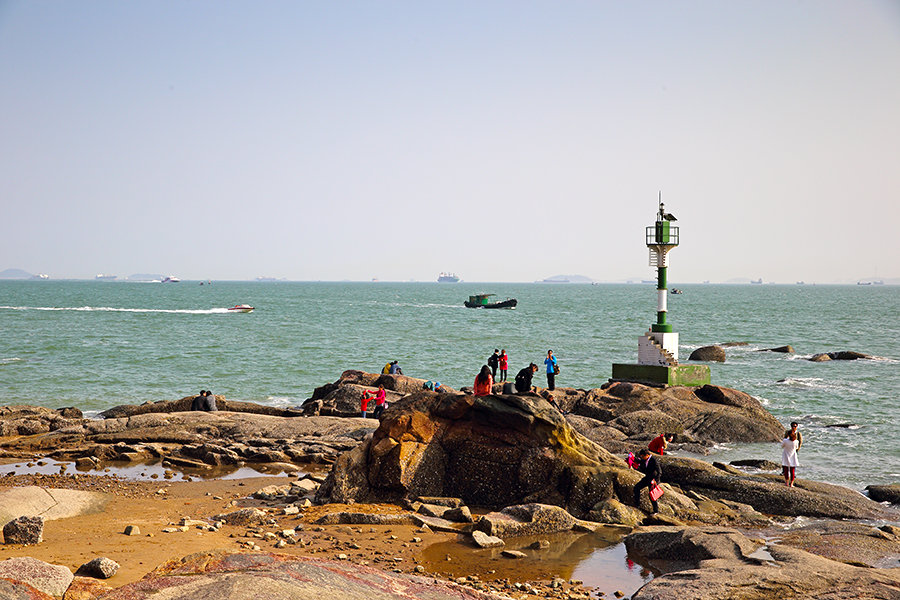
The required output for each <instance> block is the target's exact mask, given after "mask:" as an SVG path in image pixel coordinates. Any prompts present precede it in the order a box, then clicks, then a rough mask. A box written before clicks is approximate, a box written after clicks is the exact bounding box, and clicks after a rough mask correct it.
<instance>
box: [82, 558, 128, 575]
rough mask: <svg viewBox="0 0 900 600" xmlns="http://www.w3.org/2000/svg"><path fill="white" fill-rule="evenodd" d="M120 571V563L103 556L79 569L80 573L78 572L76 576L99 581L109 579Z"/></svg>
mask: <svg viewBox="0 0 900 600" xmlns="http://www.w3.org/2000/svg"><path fill="white" fill-rule="evenodd" d="M118 571H119V563H117V562H116V561H114V560H112V559H111V558H106V557H105V556H101V557H98V558H95V559H94V560H91V561H89V562H86V563H84V564H83V565H81V566H80V567H78V571H76V573H75V574H76V575H83V576H85V577H95V578H97V579H109V578H110V577H112V576H113V575H115V574H116V573H117V572H118Z"/></svg>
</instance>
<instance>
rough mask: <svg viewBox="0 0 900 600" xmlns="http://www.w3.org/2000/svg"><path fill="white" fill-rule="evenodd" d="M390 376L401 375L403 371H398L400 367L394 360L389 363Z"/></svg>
mask: <svg viewBox="0 0 900 600" xmlns="http://www.w3.org/2000/svg"><path fill="white" fill-rule="evenodd" d="M388 372H389V373H390V374H391V375H403V371H401V370H400V365H399V364H398V363H397V361H396V360H395V361H394V362H392V363H391V368H390V369H389V371H388Z"/></svg>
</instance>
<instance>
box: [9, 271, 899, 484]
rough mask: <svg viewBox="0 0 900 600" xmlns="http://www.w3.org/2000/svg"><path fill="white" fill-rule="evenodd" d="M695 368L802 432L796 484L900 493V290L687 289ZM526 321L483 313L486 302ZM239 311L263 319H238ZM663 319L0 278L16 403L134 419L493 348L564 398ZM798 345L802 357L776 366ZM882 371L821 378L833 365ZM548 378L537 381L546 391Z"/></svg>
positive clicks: (587, 289) (295, 391) (445, 369)
mask: <svg viewBox="0 0 900 600" xmlns="http://www.w3.org/2000/svg"><path fill="white" fill-rule="evenodd" d="M678 287H679V288H680V289H681V290H683V294H680V295H670V296H669V303H668V304H669V305H668V309H669V319H668V320H669V322H670V323H672V324H673V325H674V327H675V330H676V331H677V332H678V333H679V336H680V337H679V340H680V348H679V353H680V358H681V360H682V362H684V361H686V360H687V357H688V356H689V355H690V353H691V351H692V350H694V349H696V348H698V347H701V346H707V345H711V344H721V343H727V342H741V343H745V345H738V346H729V347H727V348H726V354H727V359H726V361H725V362H724V363H712V364H711V365H710V368H711V370H712V380H713V383H715V384H717V385H722V386H727V387H731V388H735V389H738V390H741V391H744V392H747V393H749V394H751V395H753V396H755V397H756V398H758V399H759V400H760V402H762V403H763V405H764V406H765V407H766V409H768V410H769V411H770V412H771V413H772V414H774V415H775V416H776V417H777V418H778V419H780V420H781V421H782V422H783V423H784V424H785V425H787V424H788V423H790V422H791V421H797V422H799V423H800V430H801V431H802V432H803V440H804V443H803V449H802V450H801V453H800V460H801V467H800V468H799V470H798V476H799V477H801V478H808V479H815V480H820V481H827V482H831V483H837V484H840V485H845V486H848V487H850V488H853V489H857V490H860V491H862V490H863V489H864V488H865V486H867V485H871V484H887V483H895V482H900V444H898V443H897V439H898V433H897V429H896V427H897V426H898V423H900V403H898V399H897V398H898V391H900V344H898V340H900V287H898V286H875V285H873V286H838V285H810V284H806V285H774V284H762V285H749V284H748V285H738V284H734V285H724V284H722V285H717V284H695V285H690V284H685V285H678ZM476 293H493V294H496V298H497V299H506V298H516V299H517V300H518V306H517V307H516V309H515V310H484V309H469V308H465V307H464V306H463V302H464V301H465V300H466V299H467V297H468V296H469V295H471V294H476ZM236 304H249V305H251V306H253V307H255V310H254V311H253V312H251V313H236V312H234V311H229V310H228V308H229V307H232V306H234V305H236ZM655 319H656V290H655V285H650V284H602V285H590V284H586V285H584V284H538V283H532V284H507V283H503V284H499V283H483V284H476V283H466V282H462V283H456V284H439V283H436V282H435V283H413V282H410V283H387V282H371V283H350V282H347V283H324V282H314V283H313V282H311V283H299V282H298V283H294V282H280V281H279V282H219V281H212V282H205V281H204V282H202V284H201V282H198V281H181V282H179V283H138V282H111V281H54V280H43V281H0V333H2V335H0V404H2V405H11V404H32V405H40V406H46V407H50V408H59V407H64V406H75V407H78V408H80V409H81V410H83V411H84V412H85V413H86V414H87V415H97V414H98V413H99V412H100V411H102V410H104V409H107V408H110V407H112V406H116V405H120V404H138V403H142V402H147V401H156V400H173V399H177V398H182V397H184V396H188V395H192V394H195V393H197V392H198V391H199V390H201V389H209V390H212V391H213V392H214V393H216V394H221V395H224V396H225V397H226V398H228V399H232V400H244V401H250V402H258V403H261V404H268V405H273V406H281V407H291V406H299V405H300V404H301V403H302V402H303V401H304V400H305V399H307V398H309V397H310V396H311V395H312V392H313V390H314V389H315V388H316V387H318V386H321V385H324V384H326V383H329V382H333V381H335V380H336V379H337V378H338V377H339V376H340V374H341V372H342V371H344V370H345V369H361V370H364V371H370V372H378V371H380V370H381V369H382V367H383V366H384V365H385V363H386V362H388V361H392V360H397V361H399V364H400V366H401V368H402V370H403V373H404V374H406V375H411V376H413V377H420V378H423V379H431V380H435V381H440V382H442V383H445V384H448V385H450V386H452V387H455V388H460V387H462V386H465V385H471V384H472V382H473V380H474V377H475V375H476V373H477V372H478V371H479V369H480V368H481V366H482V365H484V364H485V363H486V360H487V358H488V356H489V355H490V354H491V352H492V351H493V350H494V349H495V348H498V349H505V350H506V351H507V353H508V354H509V356H510V377H512V376H514V375H515V373H516V372H517V371H518V370H519V369H520V368H522V367H524V366H526V365H527V364H528V363H529V362H535V363H537V364H539V365H541V367H543V359H544V357H545V356H546V353H547V350H549V349H552V350H553V352H554V354H555V355H556V357H557V359H558V361H559V365H560V374H559V375H558V376H557V386H562V387H575V388H583V389H589V388H595V387H599V386H601V385H602V384H603V383H604V382H606V381H607V380H608V379H609V378H610V376H611V372H612V364H613V363H614V362H626V363H627V362H636V361H637V339H638V337H639V336H640V335H642V334H643V333H644V332H645V331H646V330H647V328H648V327H649V325H650V324H651V323H652V322H653V321H655ZM784 345H791V346H792V347H793V348H794V349H795V351H796V352H795V353H793V354H782V353H774V352H766V351H764V350H765V349H767V348H773V347H777V346H784ZM841 350H854V351H858V352H863V353H865V354H867V355H870V356H872V358H871V359H864V360H855V361H832V362H823V363H814V362H810V361H809V360H807V359H808V358H809V357H810V356H811V355H813V354H816V353H820V352H832V351H841ZM542 373H543V368H542V369H541V371H539V377H538V380H541V379H542V377H541V374H542ZM780 457H781V449H780V446H779V445H778V444H722V445H720V446H717V447H715V448H714V449H713V451H712V455H711V456H710V457H708V459H709V460H721V461H729V460H734V459H738V458H766V459H770V460H773V461H776V462H778V461H780Z"/></svg>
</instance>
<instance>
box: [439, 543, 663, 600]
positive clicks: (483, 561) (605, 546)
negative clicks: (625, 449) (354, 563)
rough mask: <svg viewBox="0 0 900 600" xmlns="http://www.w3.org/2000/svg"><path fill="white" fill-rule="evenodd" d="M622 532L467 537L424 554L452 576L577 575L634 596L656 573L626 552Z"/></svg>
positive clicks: (513, 578) (531, 577)
mask: <svg viewBox="0 0 900 600" xmlns="http://www.w3.org/2000/svg"><path fill="white" fill-rule="evenodd" d="M621 538H622V533H621V532H620V531H619V530H616V529H613V528H610V529H609V530H601V531H599V532H597V533H561V534H554V535H542V536H529V537H521V538H508V539H507V540H505V541H506V546H505V547H504V548H492V549H479V548H474V547H472V546H471V545H469V543H468V542H466V541H465V537H464V536H460V537H459V541H447V542H440V543H437V544H432V545H431V546H429V547H428V548H426V549H425V550H424V552H423V563H424V566H425V569H426V571H428V572H432V573H442V574H444V575H446V576H448V577H453V578H456V577H464V576H467V575H476V576H478V577H479V578H481V579H482V580H488V581H489V580H497V579H510V580H511V581H529V580H531V581H533V580H552V579H553V578H554V577H561V578H563V579H566V580H568V579H577V580H580V581H583V582H584V585H585V586H588V587H591V588H597V589H598V590H600V591H603V592H604V593H606V594H607V595H611V594H612V593H613V592H615V591H617V590H620V591H622V592H625V594H626V595H631V594H633V593H634V592H635V591H637V589H638V588H640V587H641V586H642V585H644V584H645V583H647V582H648V581H650V580H651V579H652V578H653V576H654V573H653V571H651V569H650V568H649V567H648V566H645V565H641V564H637V563H636V562H635V560H634V559H631V558H629V557H628V556H627V553H626V551H625V545H624V544H623V543H622V542H621ZM538 540H547V541H549V542H550V546H549V547H548V548H543V549H535V548H532V547H531V546H532V544H534V543H535V542H537V541H538ZM503 550H520V551H522V552H524V553H525V554H526V555H527V556H526V557H525V558H522V559H510V558H506V557H504V556H502V555H501V552H502V551H503Z"/></svg>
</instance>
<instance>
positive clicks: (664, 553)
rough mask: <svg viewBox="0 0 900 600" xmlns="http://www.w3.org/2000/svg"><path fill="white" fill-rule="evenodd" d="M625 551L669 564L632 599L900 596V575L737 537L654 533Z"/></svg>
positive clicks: (640, 535) (715, 532)
mask: <svg viewBox="0 0 900 600" xmlns="http://www.w3.org/2000/svg"><path fill="white" fill-rule="evenodd" d="M625 544H626V547H627V548H628V550H629V553H634V554H637V555H641V556H644V557H646V558H649V559H651V560H653V561H654V564H656V565H665V566H664V569H665V573H664V574H663V575H661V576H658V577H656V578H654V579H653V580H652V581H651V582H649V583H648V584H646V585H644V586H643V587H642V588H641V589H639V590H638V591H637V592H636V593H635V594H634V595H632V600H663V599H666V600H668V599H670V598H693V599H695V600H721V599H727V598H741V600H769V599H771V598H781V599H798V600H799V599H801V598H819V599H822V598H825V599H826V600H837V599H842V600H846V599H863V598H865V599H881V600H889V599H891V600H893V599H896V598H898V597H900V592H898V590H900V573H898V572H897V570H896V569H890V570H888V569H871V568H861V567H857V566H851V565H847V564H843V563H840V562H836V561H833V560H829V559H827V558H823V557H821V556H816V555H815V554H811V553H808V552H805V551H803V550H798V549H795V548H789V547H787V546H784V545H777V544H776V545H770V546H765V547H763V546H762V545H761V544H760V543H759V542H754V541H751V540H749V539H747V538H746V537H745V536H743V535H742V534H741V533H739V532H737V531H734V530H726V529H711V528H690V527H689V528H671V527H666V528H652V529H648V530H642V531H639V532H635V533H632V534H631V535H629V536H627V537H626V538H625ZM660 561H662V562H660Z"/></svg>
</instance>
